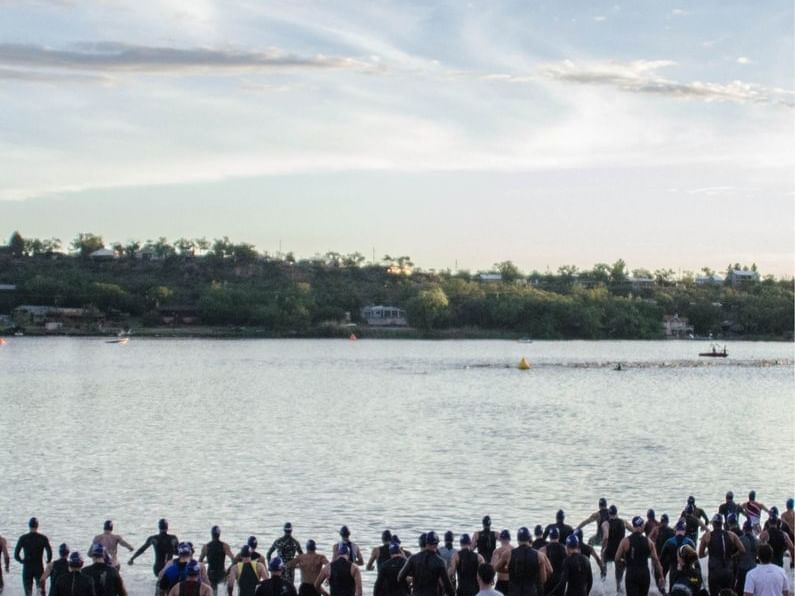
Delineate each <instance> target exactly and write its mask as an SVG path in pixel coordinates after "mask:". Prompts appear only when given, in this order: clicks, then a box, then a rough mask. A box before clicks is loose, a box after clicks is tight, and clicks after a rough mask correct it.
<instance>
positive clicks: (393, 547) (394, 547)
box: [389, 542, 403, 555]
mask: <svg viewBox="0 0 795 596" xmlns="http://www.w3.org/2000/svg"><path fill="white" fill-rule="evenodd" d="M402 552H403V551H402V550H400V545H399V544H397V543H396V542H393V543H392V544H390V545H389V554H390V555H399V554H400V553H402Z"/></svg>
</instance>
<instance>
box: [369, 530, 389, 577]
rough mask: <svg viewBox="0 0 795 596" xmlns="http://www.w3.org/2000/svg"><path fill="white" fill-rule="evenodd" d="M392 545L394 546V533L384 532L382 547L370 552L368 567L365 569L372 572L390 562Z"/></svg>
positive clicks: (382, 534) (382, 533)
mask: <svg viewBox="0 0 795 596" xmlns="http://www.w3.org/2000/svg"><path fill="white" fill-rule="evenodd" d="M390 544H392V532H391V531H390V530H384V531H383V532H381V546H376V547H375V548H373V550H372V551H370V558H369V559H368V560H367V566H366V567H365V569H367V571H372V570H373V568H374V567H375V566H376V565H377V566H378V568H380V567H381V565H382V564H383V563H386V562H387V561H388V560H389V545H390Z"/></svg>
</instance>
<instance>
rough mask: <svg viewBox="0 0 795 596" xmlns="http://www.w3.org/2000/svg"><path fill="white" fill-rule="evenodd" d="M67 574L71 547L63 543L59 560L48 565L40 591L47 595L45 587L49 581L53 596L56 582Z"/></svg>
mask: <svg viewBox="0 0 795 596" xmlns="http://www.w3.org/2000/svg"><path fill="white" fill-rule="evenodd" d="M65 573H69V547H68V546H67V545H66V543H63V544H60V545H59V546H58V558H57V559H55V560H54V561H51V562H50V563H48V564H47V567H45V569H44V573H43V574H42V576H41V581H40V582H39V589H40V590H41V594H42V596H44V594H45V593H46V588H45V586H46V585H47V581H48V580H49V582H50V591H49V593H50V595H52V593H53V590H54V589H55V582H57V581H58V578H59V577H61V576H62V575H64V574H65Z"/></svg>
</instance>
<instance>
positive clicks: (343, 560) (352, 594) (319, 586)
mask: <svg viewBox="0 0 795 596" xmlns="http://www.w3.org/2000/svg"><path fill="white" fill-rule="evenodd" d="M343 527H344V526H343ZM336 551H337V558H336V559H334V560H333V561H332V562H331V563H328V564H327V565H325V566H324V567H323V570H322V571H321V572H320V575H318V576H317V579H315V589H316V590H317V591H318V592H319V593H320V594H322V596H362V572H361V571H360V570H359V567H358V566H356V565H354V564H353V563H352V562H351V561H350V558H349V557H350V555H351V553H350V549H349V548H348V545H347V544H345V543H340V544H339V545H337V548H336ZM439 562H440V563H441V560H440V561H439ZM326 581H328V584H329V592H327V591H326V590H325V588H324V587H323V583H324V582H326ZM450 596H452V595H450Z"/></svg>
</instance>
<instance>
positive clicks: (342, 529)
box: [340, 526, 351, 538]
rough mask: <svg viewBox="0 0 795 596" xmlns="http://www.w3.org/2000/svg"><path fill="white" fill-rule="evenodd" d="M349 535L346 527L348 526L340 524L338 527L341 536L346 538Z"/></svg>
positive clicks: (349, 532)
mask: <svg viewBox="0 0 795 596" xmlns="http://www.w3.org/2000/svg"><path fill="white" fill-rule="evenodd" d="M350 535H351V531H350V530H349V529H348V526H342V527H341V528H340V536H342V537H343V538H347V537H348V536H350Z"/></svg>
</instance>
